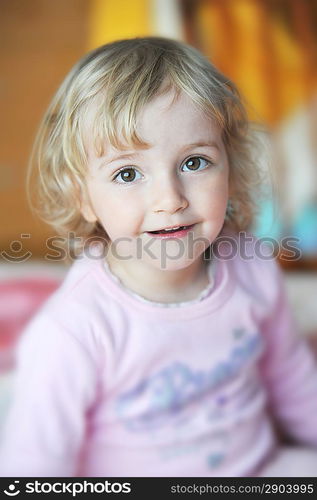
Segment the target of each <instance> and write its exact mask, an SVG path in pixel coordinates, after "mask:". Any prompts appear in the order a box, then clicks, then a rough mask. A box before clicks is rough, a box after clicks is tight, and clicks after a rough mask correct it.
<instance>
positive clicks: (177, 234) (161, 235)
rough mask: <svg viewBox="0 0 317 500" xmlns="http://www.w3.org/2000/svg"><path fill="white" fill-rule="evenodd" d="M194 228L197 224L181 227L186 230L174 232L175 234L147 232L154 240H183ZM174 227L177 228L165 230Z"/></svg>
mask: <svg viewBox="0 0 317 500" xmlns="http://www.w3.org/2000/svg"><path fill="white" fill-rule="evenodd" d="M194 226H195V224H191V225H190V226H180V227H181V228H184V229H179V230H178V231H173V232H169V233H157V232H151V231H147V234H148V235H149V236H152V238H161V239H166V238H183V237H184V236H186V234H187V233H188V232H189V231H190V230H191V229H193V227H194ZM173 227H177V226H170V227H166V228H164V229H172V228H173Z"/></svg>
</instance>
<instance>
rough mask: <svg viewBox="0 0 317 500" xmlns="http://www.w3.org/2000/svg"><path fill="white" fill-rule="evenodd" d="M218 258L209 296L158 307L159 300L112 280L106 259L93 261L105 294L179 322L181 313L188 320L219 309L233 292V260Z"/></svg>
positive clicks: (149, 313) (118, 300)
mask: <svg viewBox="0 0 317 500" xmlns="http://www.w3.org/2000/svg"><path fill="white" fill-rule="evenodd" d="M215 258H216V260H217V262H216V265H215V271H216V272H215V276H214V284H213V288H212V290H211V291H210V293H209V295H208V296H207V297H205V298H203V299H202V300H201V301H198V302H191V301H189V302H184V303H182V305H181V306H180V307H169V306H168V304H163V305H162V306H160V307H158V306H157V305H156V303H153V302H151V301H147V300H145V301H142V300H140V299H139V298H138V297H135V296H134V295H133V294H131V293H130V292H128V291H127V290H126V289H125V288H124V287H122V285H121V284H120V283H118V282H116V281H115V280H114V279H112V277H111V276H110V275H109V274H108V272H107V270H106V268H105V266H104V259H98V260H96V261H94V262H95V264H96V265H95V266H94V268H93V271H94V273H95V274H96V275H97V279H98V283H99V285H100V286H101V287H102V288H103V289H105V291H106V293H108V294H111V295H112V297H113V298H114V299H115V300H116V301H117V302H119V303H120V305H121V306H122V305H123V306H124V305H125V304H126V305H127V306H129V307H132V308H133V309H134V310H135V312H136V313H137V312H143V313H144V314H148V315H154V316H159V317H160V318H168V319H170V320H173V319H175V320H177V321H179V320H180V316H181V317H182V318H186V319H189V318H192V317H196V316H201V315H205V314H208V313H210V312H211V311H213V310H216V309H218V308H219V307H221V306H222V305H223V304H224V303H225V302H226V301H227V300H228V298H229V297H230V295H231V294H232V292H233V289H234V282H233V280H232V279H230V271H229V267H230V261H228V260H225V259H221V258H217V257H215ZM164 306H165V307H164Z"/></svg>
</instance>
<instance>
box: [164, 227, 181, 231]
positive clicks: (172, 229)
mask: <svg viewBox="0 0 317 500" xmlns="http://www.w3.org/2000/svg"><path fill="white" fill-rule="evenodd" d="M180 227H184V226H176V227H171V228H170V229H162V232H163V231H164V232H165V231H167V232H168V231H175V230H176V229H179V228H180Z"/></svg>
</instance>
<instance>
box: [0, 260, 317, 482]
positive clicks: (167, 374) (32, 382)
mask: <svg viewBox="0 0 317 500" xmlns="http://www.w3.org/2000/svg"><path fill="white" fill-rule="evenodd" d="M212 269H213V281H212V284H211V285H210V286H209V288H208V290H207V293H205V294H202V296H201V297H200V298H199V299H198V300H196V301H191V302H189V303H182V304H178V305H174V306H173V307H171V306H170V305H163V304H156V303H151V302H149V301H146V300H142V299H141V298H140V297H138V296H136V295H135V294H132V293H131V292H130V291H129V290H127V289H125V288H124V287H123V286H122V285H121V284H120V283H119V282H118V280H117V279H115V277H114V276H113V275H111V273H110V271H109V269H108V268H107V267H106V266H105V263H104V261H102V260H101V259H96V258H95V259H92V258H90V259H89V258H88V257H83V256H82V257H81V258H79V259H78V260H77V261H76V262H75V263H74V264H73V266H72V268H71V269H70V271H69V273H68V275H67V277H66V279H65V281H64V283H63V285H62V286H61V287H60V289H59V290H58V291H57V292H55V294H54V295H53V296H52V297H51V298H50V300H49V301H48V302H47V303H46V304H45V306H44V307H43V308H42V309H41V311H40V312H39V313H38V314H37V316H36V317H35V318H34V319H33V320H32V322H31V323H30V324H29V326H28V328H27V329H26V331H25V332H24V334H23V336H22V339H21V341H20V344H19V348H18V352H17V371H16V377H15V392H14V397H13V400H12V406H11V409H10V412H9V416H8V418H7V423H6V428H5V431H4V438H3V442H2V451H1V458H0V473H1V475H2V476H51V477H56V476H86V477H93V476H99V477H104V476H110V477H111V476H112V477H113V476H122V477H124V476H125V477H128V476H130V477H133V476H218V477H219V476H249V475H253V474H256V471H257V470H258V468H259V467H260V465H261V464H262V463H263V462H264V461H265V460H266V458H267V457H268V456H269V455H270V453H271V452H272V450H273V449H274V447H275V446H276V442H277V439H276V437H275V431H274V426H273V424H272V416H274V418H275V419H277V421H278V422H279V423H280V424H281V425H282V427H283V429H284V431H285V432H286V433H287V434H288V435H289V436H291V437H292V438H294V439H295V440H297V441H299V442H301V443H307V444H309V445H314V446H317V420H316V415H317V370H316V365H315V361H314V358H313V356H312V354H311V352H310V350H309V348H308V347H307V345H306V343H305V342H304V341H303V339H301V338H300V337H299V336H298V335H297V333H296V331H295V329H294V325H293V319H292V315H291V314H290V311H289V308H288V305H287V303H286V300H285V293H284V290H283V284H282V278H281V273H280V271H279V269H278V266H277V264H276V263H275V262H274V261H272V260H261V259H260V258H256V257H254V258H251V259H245V260H244V259H243V258H242V257H239V256H237V257H235V258H233V259H226V258H222V259H220V258H218V259H216V260H215V261H214V263H213V266H212ZM153 286H155V284H153Z"/></svg>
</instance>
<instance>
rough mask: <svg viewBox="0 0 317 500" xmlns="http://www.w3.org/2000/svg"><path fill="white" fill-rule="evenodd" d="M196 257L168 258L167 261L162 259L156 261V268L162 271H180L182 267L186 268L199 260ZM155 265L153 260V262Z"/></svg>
mask: <svg viewBox="0 0 317 500" xmlns="http://www.w3.org/2000/svg"><path fill="white" fill-rule="evenodd" d="M197 258H198V257H197ZM197 258H195V259H175V260H173V259H166V261H164V260H162V261H161V262H155V267H156V269H160V270H161V271H167V272H168V271H180V270H182V269H186V268H187V267H189V266H190V265H192V264H194V262H195V261H196V260H197ZM152 265H153V262H152Z"/></svg>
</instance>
